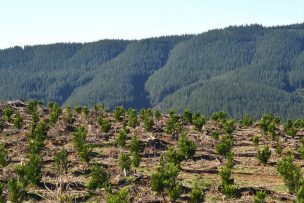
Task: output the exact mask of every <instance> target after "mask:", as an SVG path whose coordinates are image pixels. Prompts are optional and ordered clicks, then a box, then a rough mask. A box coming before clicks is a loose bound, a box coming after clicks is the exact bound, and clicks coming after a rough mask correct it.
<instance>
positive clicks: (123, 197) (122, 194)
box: [106, 189, 129, 203]
mask: <svg viewBox="0 0 304 203" xmlns="http://www.w3.org/2000/svg"><path fill="white" fill-rule="evenodd" d="M106 202H107V203H128V202H129V198H128V191H127V190H126V189H121V190H119V191H118V192H117V193H115V194H110V195H108V196H107V197H106Z"/></svg>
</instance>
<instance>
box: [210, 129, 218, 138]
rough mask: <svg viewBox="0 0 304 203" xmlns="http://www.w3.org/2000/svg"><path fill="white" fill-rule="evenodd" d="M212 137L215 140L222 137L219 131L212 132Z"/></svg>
mask: <svg viewBox="0 0 304 203" xmlns="http://www.w3.org/2000/svg"><path fill="white" fill-rule="evenodd" d="M211 136H212V137H213V138H214V139H215V140H218V139H219V137H220V133H219V132H218V131H217V130H212V132H211Z"/></svg>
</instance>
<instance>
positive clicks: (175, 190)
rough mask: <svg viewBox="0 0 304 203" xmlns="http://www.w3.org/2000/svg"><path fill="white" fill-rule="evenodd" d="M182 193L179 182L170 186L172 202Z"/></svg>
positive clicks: (169, 191) (169, 193) (169, 192)
mask: <svg viewBox="0 0 304 203" xmlns="http://www.w3.org/2000/svg"><path fill="white" fill-rule="evenodd" d="M180 194H181V188H180V186H179V185H178V184H176V185H174V186H172V187H169V189H168V195H169V197H170V199H171V201H172V202H175V200H176V199H178V198H179V197H180Z"/></svg>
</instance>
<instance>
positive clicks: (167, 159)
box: [160, 147, 182, 168]
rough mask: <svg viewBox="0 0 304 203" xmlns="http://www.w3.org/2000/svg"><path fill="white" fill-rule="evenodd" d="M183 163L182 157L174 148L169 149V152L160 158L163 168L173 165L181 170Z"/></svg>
mask: <svg viewBox="0 0 304 203" xmlns="http://www.w3.org/2000/svg"><path fill="white" fill-rule="evenodd" d="M181 161H182V156H181V155H180V154H179V153H178V152H177V151H176V150H175V149H173V148H172V147H169V148H168V150H167V151H166V152H165V153H163V154H162V155H161V156H160V165H161V166H165V165H166V164H167V163H173V164H174V165H176V166H178V168H179V166H180V162H181Z"/></svg>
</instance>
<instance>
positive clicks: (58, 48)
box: [0, 25, 304, 119]
mask: <svg viewBox="0 0 304 203" xmlns="http://www.w3.org/2000/svg"><path fill="white" fill-rule="evenodd" d="M297 26H298V25H297ZM301 26H302V27H301ZM293 27H294V26H284V27H271V28H269V27H268V28H264V27H262V26H260V25H251V26H239V27H235V26H231V27H229V28H225V29H218V30H212V31H209V32H205V33H202V34H198V35H183V36H167V37H159V38H149V39H143V40H102V41H98V42H94V43H57V44H52V45H40V46H27V47H24V48H21V47H14V48H10V49H4V50H0V61H1V62H0V81H1V85H0V95H1V96H2V99H3V100H6V99H10V98H24V99H30V98H38V99H41V100H42V101H43V102H46V101H49V100H51V99H54V100H55V101H56V102H58V103H59V104H60V106H61V105H66V104H70V105H72V106H75V105H76V104H80V105H88V106H89V105H93V104H95V103H104V104H105V105H106V106H108V107H109V108H110V109H113V108H114V107H115V106H118V105H122V106H124V107H133V108H136V109H140V108H143V107H145V108H149V107H154V106H157V108H158V109H161V110H163V111H167V110H168V109H171V108H174V109H176V110H177V111H178V112H182V111H183V110H184V109H185V108H189V109H191V110H192V111H194V112H200V113H203V114H204V115H208V116H209V115H210V114H211V113H212V112H215V111H218V110H219V109H223V111H226V112H227V113H228V114H229V115H230V116H233V117H235V118H240V117H241V116H242V112H249V113H250V114H251V115H252V116H253V117H254V118H259V117H260V116H261V114H262V113H263V112H265V111H269V112H277V113H278V115H279V116H280V117H281V118H283V119H286V118H292V119H295V118H297V117H299V116H302V115H303V113H304V108H303V106H304V104H303V101H304V99H303V97H302V96H303V93H302V91H301V89H302V88H303V83H302V81H303V78H304V77H303V61H304V55H303V53H302V31H303V25H299V27H297V28H296V29H294V28H293ZM282 67H284V68H282ZM24 70H26V71H24ZM20 73H22V74H20ZM177 73H178V74H177ZM7 81H10V82H7ZM235 81H238V82H237V83H236V82H235ZM46 90H47V91H46Z"/></svg>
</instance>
